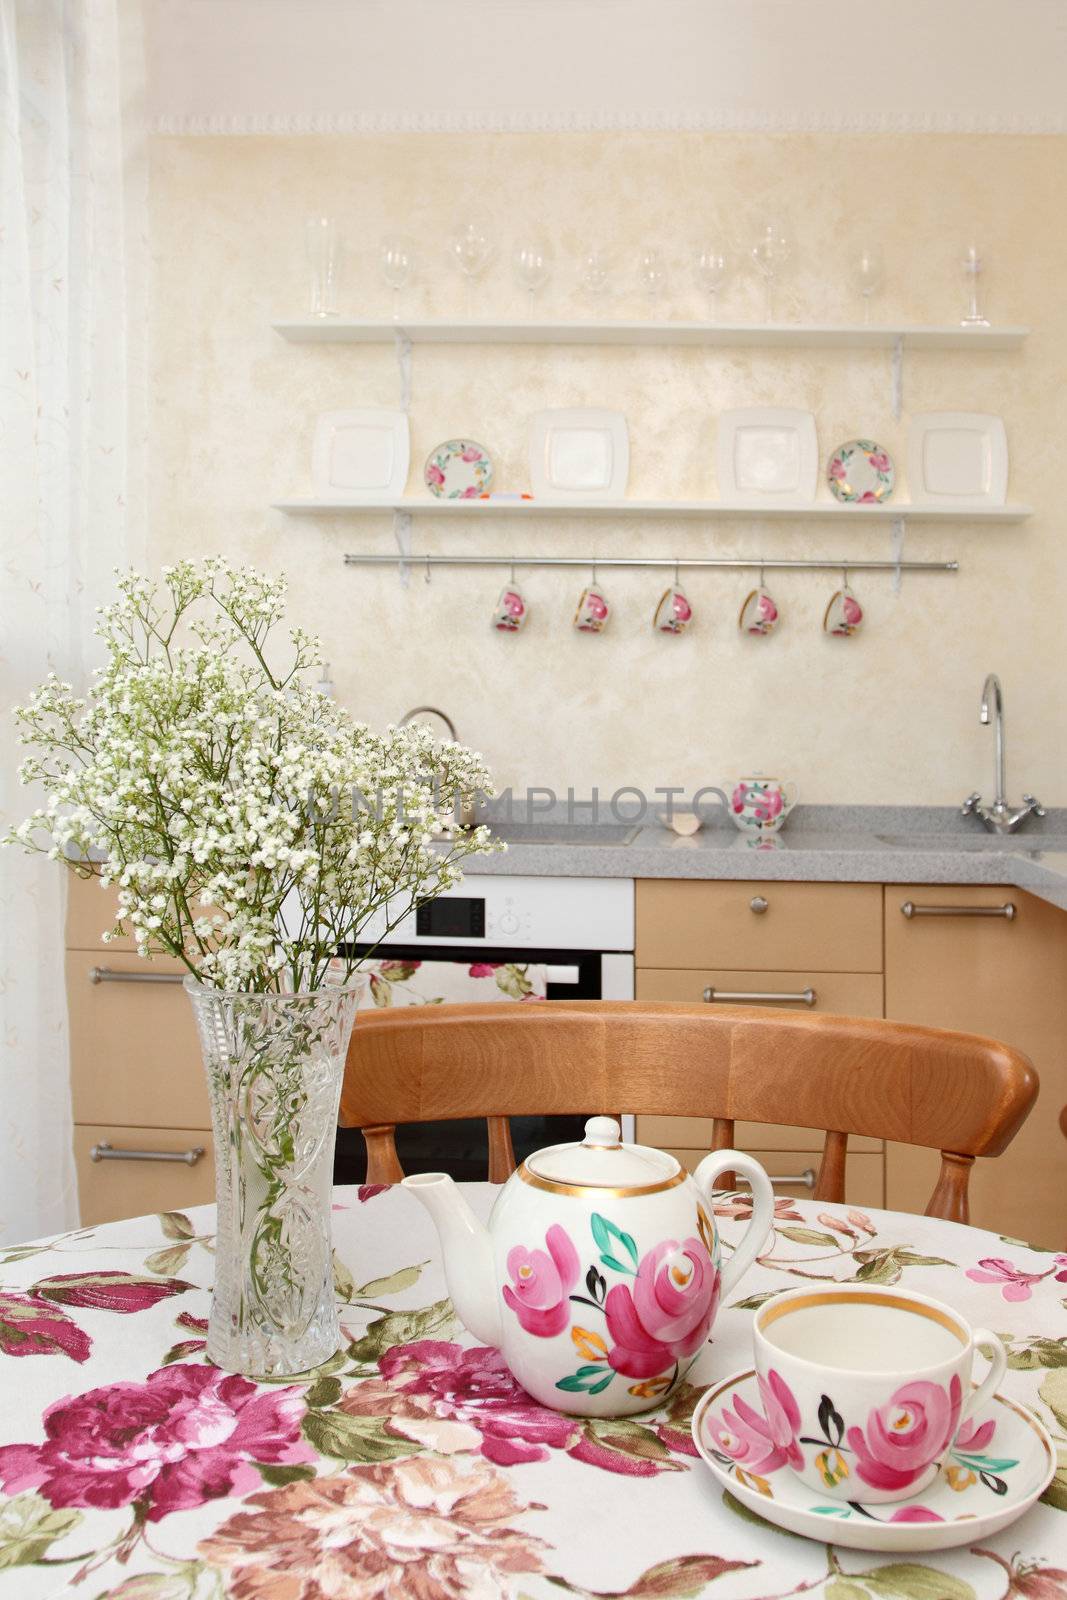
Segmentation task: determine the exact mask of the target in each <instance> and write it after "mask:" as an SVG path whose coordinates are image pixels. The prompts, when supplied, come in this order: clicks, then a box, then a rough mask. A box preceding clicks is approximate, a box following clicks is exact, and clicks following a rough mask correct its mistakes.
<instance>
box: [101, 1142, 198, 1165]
mask: <svg viewBox="0 0 1067 1600" xmlns="http://www.w3.org/2000/svg"><path fill="white" fill-rule="evenodd" d="M203 1153H204V1146H203V1145H202V1144H194V1146H193V1148H192V1149H191V1150H116V1149H115V1147H114V1145H113V1144H109V1143H108V1141H107V1140H106V1139H101V1141H100V1143H99V1144H94V1145H93V1147H92V1149H91V1150H90V1151H89V1160H90V1161H183V1162H184V1163H185V1165H186V1166H187V1167H195V1166H196V1163H197V1162H198V1161H199V1160H200V1157H201V1156H202V1155H203Z"/></svg>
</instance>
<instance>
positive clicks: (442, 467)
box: [422, 439, 493, 500]
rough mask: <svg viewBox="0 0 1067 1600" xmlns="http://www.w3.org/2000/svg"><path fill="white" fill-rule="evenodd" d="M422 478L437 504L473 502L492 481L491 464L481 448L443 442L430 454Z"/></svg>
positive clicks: (470, 442)
mask: <svg viewBox="0 0 1067 1600" xmlns="http://www.w3.org/2000/svg"><path fill="white" fill-rule="evenodd" d="M422 475H423V477H424V478H425V479H426V487H427V488H428V489H429V491H430V493H431V494H434V495H436V496H437V498H438V500H477V499H478V498H479V496H480V495H483V494H485V493H486V491H487V490H488V488H489V485H490V484H491V483H492V481H493V463H492V461H491V460H490V458H489V452H488V450H487V449H486V448H485V446H484V445H483V444H476V443H475V442H474V440H473V439H446V440H445V442H444V444H439V445H438V446H437V448H436V449H435V450H431V451H430V454H429V456H428V457H427V458H426V466H425V467H424V469H423V474H422Z"/></svg>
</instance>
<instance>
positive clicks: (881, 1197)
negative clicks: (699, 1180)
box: [670, 1149, 885, 1208]
mask: <svg viewBox="0 0 1067 1600" xmlns="http://www.w3.org/2000/svg"><path fill="white" fill-rule="evenodd" d="M670 1153H671V1155H672V1156H676V1157H677V1158H678V1160H679V1161H680V1162H681V1163H682V1165H683V1166H684V1167H686V1168H688V1170H689V1171H690V1172H692V1171H693V1170H694V1168H696V1167H698V1166H699V1165H700V1163H701V1161H703V1159H704V1157H705V1156H706V1155H707V1151H706V1150H686V1149H681V1150H675V1149H672V1150H671V1152H670ZM748 1153H749V1155H752V1156H755V1158H756V1160H757V1161H758V1162H759V1163H760V1165H761V1166H762V1167H763V1168H764V1169H765V1170H766V1171H767V1173H768V1174H769V1176H770V1178H771V1180H772V1182H773V1183H774V1192H775V1194H776V1195H779V1196H785V1195H788V1196H790V1197H791V1198H792V1199H794V1200H810V1199H811V1197H812V1194H811V1185H809V1183H807V1182H804V1183H784V1182H782V1181H781V1180H782V1179H783V1178H789V1177H795V1176H799V1175H801V1174H805V1175H806V1174H807V1173H808V1172H809V1171H812V1172H814V1171H816V1170H817V1169H818V1165H819V1163H818V1161H817V1160H814V1159H813V1158H812V1153H811V1151H810V1150H750V1151H749V1152H748ZM811 1182H812V1184H813V1183H814V1179H812V1181H811ZM831 1204H832V1202H831V1201H829V1200H828V1201H827V1202H826V1205H827V1207H828V1208H829V1206H830V1205H831ZM845 1204H846V1205H850V1206H877V1207H881V1206H884V1204H885V1161H884V1159H883V1157H882V1155H881V1154H880V1153H876V1152H874V1151H866V1152H862V1153H860V1154H857V1155H851V1154H850V1155H849V1158H848V1165H847V1167H846V1169H845Z"/></svg>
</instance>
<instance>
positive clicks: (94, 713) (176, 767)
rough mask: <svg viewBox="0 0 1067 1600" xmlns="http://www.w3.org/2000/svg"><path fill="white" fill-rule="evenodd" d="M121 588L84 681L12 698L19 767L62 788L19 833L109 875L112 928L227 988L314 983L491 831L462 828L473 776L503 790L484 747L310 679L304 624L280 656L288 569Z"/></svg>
mask: <svg viewBox="0 0 1067 1600" xmlns="http://www.w3.org/2000/svg"><path fill="white" fill-rule="evenodd" d="M118 590H119V598H118V600H117V601H116V602H115V603H114V604H113V605H111V606H108V607H105V608H104V609H103V610H102V611H101V615H100V622H99V625H98V627H97V632H98V633H99V635H100V636H101V638H102V639H103V640H104V643H105V645H106V648H107V658H108V659H107V664H106V665H105V666H104V667H102V668H101V669H100V670H99V671H98V672H97V673H96V674H95V675H94V679H93V682H92V685H91V687H90V689H89V692H88V695H87V696H86V698H85V699H80V698H79V697H78V696H77V695H75V693H74V691H73V689H72V688H71V686H70V684H67V683H62V682H60V680H59V679H58V678H57V677H55V676H54V675H53V676H51V677H49V678H48V680H47V681H46V682H45V683H44V684H42V685H41V687H40V688H39V689H37V690H36V692H35V693H34V695H33V696H32V698H31V700H30V702H29V704H28V705H25V706H20V707H16V708H15V718H16V721H17V723H18V726H19V737H20V740H21V742H22V743H23V744H24V745H26V746H28V747H30V748H31V750H32V752H33V753H32V754H30V755H29V756H27V758H26V760H25V761H24V762H23V764H22V766H21V767H20V769H19V776H20V778H21V780H22V782H23V783H28V784H31V783H32V784H37V785H39V786H41V788H43V790H44V792H45V795H46V797H47V803H46V805H45V806H43V807H42V808H40V809H38V810H37V811H35V812H34V813H33V815H32V816H30V817H28V818H27V819H26V821H25V822H23V823H21V824H20V825H19V826H18V827H17V828H15V829H14V830H13V832H11V833H9V834H8V835H7V836H6V839H5V842H6V843H14V842H18V843H21V844H23V845H24V846H26V848H27V849H31V850H43V851H46V852H47V853H48V854H49V855H50V856H53V857H55V858H57V859H64V860H66V861H67V862H68V864H69V865H71V866H72V867H74V869H75V870H76V871H78V872H80V873H81V874H82V875H83V876H86V875H89V874H90V873H91V874H94V875H96V876H98V877H99V878H100V880H101V882H102V883H103V884H114V885H115V886H116V887H117V889H118V897H119V921H118V923H117V924H116V926H115V928H114V929H112V930H111V931H110V937H114V936H116V935H119V934H124V933H126V932H127V931H129V930H131V929H132V932H133V936H134V938H135V940H136V942H137V948H138V951H139V952H140V954H141V955H143V956H152V955H157V954H161V953H166V954H168V955H172V956H177V957H179V958H180V959H181V960H182V961H184V962H185V964H186V965H187V966H188V968H189V970H190V971H191V972H192V973H193V974H194V975H195V976H196V977H197V978H199V979H200V980H201V982H203V983H205V984H211V985H214V986H216V987H219V988H224V989H232V990H248V991H253V992H263V993H266V992H272V991H273V992H286V991H293V990H307V989H315V988H318V987H320V986H321V985H322V984H323V982H325V981H327V979H328V978H330V979H332V978H333V977H335V976H337V975H338V964H337V959H336V958H337V951H338V947H339V946H342V945H345V944H350V943H354V942H355V941H357V940H359V939H360V938H361V936H364V929H365V928H366V925H367V923H368V921H369V919H370V918H371V917H372V916H373V915H374V913H376V912H379V911H384V912H386V915H387V918H388V923H389V925H391V923H392V922H395V921H396V920H397V919H398V918H399V917H400V916H402V915H404V914H406V913H407V912H408V911H409V910H410V909H411V908H412V906H414V905H418V904H421V903H422V902H423V901H425V900H428V899H431V898H432V897H433V896H434V895H436V894H438V893H440V891H441V890H443V889H447V888H449V887H451V886H452V885H453V884H455V883H457V882H458V881H459V879H460V877H461V876H462V873H461V870H460V863H461V861H462V860H463V858H464V857H466V856H469V855H472V854H475V853H479V852H482V853H484V852H486V851H489V850H491V849H493V848H494V846H493V844H492V842H491V841H490V839H489V834H488V830H487V829H485V828H476V829H473V830H472V831H470V832H466V833H456V834H452V833H451V825H452V822H453V818H454V815H455V814H456V813H457V812H458V809H459V802H460V801H461V799H462V797H463V796H465V795H469V794H473V793H474V792H475V791H480V792H482V793H484V794H486V795H489V794H491V793H492V788H491V785H490V781H489V775H488V772H487V771H486V769H485V766H484V764H483V762H482V760H481V757H480V756H478V755H475V754H474V753H473V752H472V751H470V750H467V749H465V748H464V747H463V746H462V745H460V744H455V743H452V742H447V743H443V744H439V743H437V741H436V740H435V739H434V738H433V736H432V735H431V734H430V732H429V731H428V730H427V729H425V728H419V727H408V728H403V729H401V728H394V727H390V728H387V729H386V731H385V733H383V734H377V733H374V732H372V731H371V730H370V729H369V728H368V727H366V726H365V725H364V724H363V723H361V722H358V721H357V720H356V719H355V718H353V717H352V716H351V715H350V714H349V712H348V711H346V710H345V709H344V707H342V706H340V705H338V704H337V703H336V702H335V701H333V700H331V699H329V698H328V697H327V696H324V695H322V694H320V693H318V692H317V691H316V690H315V689H314V688H312V687H310V686H309V685H308V684H307V683H305V682H304V681H303V678H302V674H303V673H304V672H305V670H306V669H307V668H309V667H314V666H316V665H319V664H320V663H321V660H322V657H321V653H320V650H319V646H318V642H317V641H316V640H315V639H313V638H312V637H311V636H310V635H309V634H307V633H305V632H303V631H302V630H301V629H299V628H293V629H291V630H290V633H289V641H290V649H289V651H288V656H289V661H288V666H287V667H286V668H285V669H281V668H279V667H277V666H276V665H271V663H270V661H269V659H268V655H269V652H268V639H269V635H270V634H271V631H272V629H273V628H274V627H275V626H276V624H278V623H279V622H280V621H281V619H282V617H283V615H284V610H285V594H286V585H285V580H284V578H276V579H272V578H267V577H264V576H263V575H262V574H260V573H258V572H255V571H253V570H252V569H241V570H237V569H234V568H231V567H230V566H229V565H228V564H227V563H226V562H225V561H224V560H222V559H221V558H212V559H208V560H206V561H202V562H199V563H194V562H192V561H180V562H178V564H177V565H176V566H173V567H165V568H164V569H163V574H162V581H161V582H160V583H156V582H153V581H152V580H151V579H149V578H145V577H141V576H139V575H138V574H136V573H128V574H125V575H123V574H120V575H119V579H118ZM107 937H109V935H108V934H105V938H107ZM358 964H359V963H358V959H357V958H356V957H354V956H347V957H345V958H344V968H345V969H347V970H343V975H344V976H349V975H350V974H351V972H352V971H353V970H354V969H355V967H356V966H358Z"/></svg>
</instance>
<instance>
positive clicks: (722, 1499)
mask: <svg viewBox="0 0 1067 1600" xmlns="http://www.w3.org/2000/svg"><path fill="white" fill-rule="evenodd" d="M467 1192H468V1195H469V1197H470V1199H471V1201H472V1204H473V1205H474V1206H475V1209H476V1210H478V1211H480V1212H481V1213H482V1214H483V1215H486V1214H487V1213H488V1209H489V1206H490V1204H491V1202H492V1197H493V1194H494V1191H493V1190H492V1189H491V1188H490V1187H489V1185H470V1186H467ZM335 1202H336V1204H335V1212H336V1215H335V1230H336V1246H337V1267H336V1286H337V1292H338V1295H339V1296H340V1298H341V1300H342V1301H343V1302H344V1312H343V1315H342V1323H343V1326H344V1330H345V1337H346V1341H347V1342H346V1346H345V1349H344V1350H343V1351H342V1352H341V1353H340V1354H339V1355H338V1356H337V1357H336V1358H335V1359H334V1360H333V1361H332V1362H330V1363H329V1364H328V1365H327V1366H326V1367H324V1368H322V1369H320V1371H319V1372H318V1373H317V1374H315V1375H313V1377H312V1378H310V1379H309V1380H308V1381H304V1382H284V1383H278V1384H253V1383H251V1382H249V1381H248V1380H246V1379H244V1378H240V1377H234V1376H227V1375H225V1374H223V1373H221V1372H219V1371H217V1370H216V1369H215V1368H214V1367H212V1366H209V1365H208V1364H207V1363H206V1362H205V1360H204V1331H205V1318H206V1315H207V1309H208V1287H209V1285H210V1282H211V1276H212V1255H211V1242H212V1241H211V1229H212V1223H213V1212H212V1209H211V1208H210V1207H202V1208H199V1209H198V1210H194V1211H191V1212H189V1213H188V1214H185V1213H181V1212H170V1213H167V1214H165V1215H163V1216H158V1217H144V1218H139V1219H135V1220H133V1221H129V1222H123V1223H116V1224H112V1225H110V1226H107V1227H100V1228H96V1229H90V1230H83V1231H82V1232H79V1233H73V1234H68V1235H66V1236H64V1237H62V1238H59V1239H54V1240H51V1241H48V1242H45V1243H42V1244H36V1245H27V1246H24V1247H21V1248H19V1249H12V1250H8V1251H7V1252H6V1253H5V1254H4V1255H3V1256H2V1265H3V1290H2V1294H0V1386H2V1387H0V1485H2V1487H3V1498H0V1592H2V1593H6V1594H11V1595H12V1596H17V1597H18V1600H42V1597H45V1596H53V1595H68V1594H81V1595H83V1596H85V1597H86V1600H105V1597H106V1600H120V1597H121V1600H221V1597H223V1596H234V1597H236V1600H348V1597H353V1600H364V1597H366V1600H370V1597H374V1600H436V1597H439V1596H442V1597H445V1596H447V1597H458V1596H461V1595H463V1596H473V1597H475V1600H497V1597H515V1600H522V1597H525V1600H549V1597H550V1596H555V1597H556V1600H558V1597H559V1595H560V1594H561V1593H563V1594H573V1595H579V1596H597V1597H612V1600H621V1597H630V1600H663V1597H670V1596H675V1595H677V1596H683V1595H703V1594H705V1593H706V1594H707V1595H709V1596H721V1597H722V1600H769V1597H774V1600H779V1597H782V1600H784V1597H786V1596H791V1595H797V1594H815V1595H825V1596H826V1597H827V1600H892V1597H894V1596H901V1597H904V1600H1001V1597H1005V1600H1006V1597H1009V1596H1016V1595H1022V1596H1029V1597H1031V1600H1067V1311H1065V1309H1064V1306H1065V1299H1064V1297H1065V1296H1067V1257H1064V1256H1056V1255H1054V1254H1052V1253H1047V1252H1039V1251H1035V1250H1031V1249H1028V1248H1027V1247H1026V1246H1024V1245H1021V1244H1018V1243H1016V1242H1014V1241H1007V1240H1003V1239H999V1238H997V1237H996V1236H995V1235H993V1234H988V1233H982V1232H979V1231H978V1230H976V1229H973V1228H963V1227H958V1226H956V1225H954V1224H952V1223H944V1222H937V1221H932V1220H930V1219H928V1218H924V1217H912V1216H903V1215H899V1214H894V1213H891V1212H870V1213H864V1212H860V1211H856V1210H852V1209H849V1208H847V1207H845V1206H829V1207H827V1206H820V1205H818V1204H815V1203H812V1202H795V1201H790V1200H780V1201H779V1202H778V1207H777V1215H776V1219H775V1227H774V1232H773V1234H772V1235H771V1236H770V1237H769V1238H768V1241H767V1244H766V1247H765V1249H764V1252H763V1255H762V1257H761V1259H760V1261H759V1263H758V1265H757V1266H755V1267H754V1268H753V1269H752V1270H751V1272H750V1274H749V1275H748V1276H747V1277H746V1279H745V1280H744V1282H743V1283H742V1284H741V1286H740V1287H739V1290H738V1291H737V1293H736V1294H735V1295H734V1297H733V1299H732V1302H728V1303H727V1304H726V1305H725V1306H724V1307H723V1309H722V1310H721V1311H720V1313H719V1317H718V1321H717V1323H716V1326H715V1330H714V1338H713V1341H712V1343H711V1344H710V1346H709V1347H708V1348H707V1349H706V1350H705V1351H704V1353H703V1355H702V1356H701V1358H700V1361H699V1362H698V1364H697V1365H696V1367H694V1368H693V1370H692V1372H691V1374H690V1377H691V1379H693V1380H694V1381H693V1382H691V1383H689V1384H686V1385H685V1386H683V1388H682V1390H681V1392H680V1393H677V1394H676V1395H675V1397H674V1398H673V1400H672V1401H671V1403H670V1404H669V1406H667V1407H666V1408H665V1409H662V1410H660V1411H657V1412H651V1413H649V1414H648V1415H647V1416H645V1417H641V1418H638V1419H630V1420H628V1421H624V1422H590V1421H586V1422H582V1421H579V1420H576V1419H573V1418H568V1417H565V1416H562V1415H560V1414H559V1413H557V1412H553V1411H546V1410H544V1409H542V1408H541V1407H540V1406H538V1405H536V1404H535V1403H534V1402H533V1401H531V1400H530V1399H529V1398H528V1397H527V1396H525V1395H524V1394H523V1392H522V1391H521V1390H519V1389H518V1388H517V1387H516V1386H515V1384H514V1383H513V1381H512V1380H511V1378H510V1376H509V1375H508V1373H507V1371H506V1369H505V1368H504V1367H503V1366H502V1364H501V1361H500V1359H499V1357H498V1356H497V1354H496V1352H495V1351H492V1350H488V1349H486V1348H484V1347H482V1346H475V1345H473V1343H472V1341H471V1340H470V1339H469V1338H468V1337H467V1335H466V1334H465V1333H464V1332H463V1331H462V1330H461V1329H460V1328H459V1327H458V1326H457V1324H456V1322H455V1320H454V1318H453V1315H452V1311H451V1306H450V1304H449V1302H448V1300H447V1299H446V1298H445V1290H444V1279H443V1273H442V1270H441V1265H440V1255H439V1250H438V1245H437V1239H436V1236H435V1234H434V1233H433V1230H432V1225H431V1223H430V1221H429V1219H428V1217H427V1216H426V1214H425V1213H424V1212H423V1211H422V1209H421V1208H420V1207H419V1206H418V1205H417V1204H416V1202H415V1200H414V1199H413V1198H412V1197H411V1196H410V1195H408V1194H407V1193H406V1192H405V1191H404V1190H401V1189H384V1190H383V1189H377V1188H363V1189H360V1190H356V1189H340V1190H338V1191H337V1192H336V1195H335ZM716 1209H717V1213H718V1221H719V1226H720V1228H721V1229H722V1233H723V1238H724V1241H725V1243H726V1247H727V1248H729V1246H730V1243H731V1241H732V1240H736V1239H737V1237H738V1236H739V1232H740V1229H741V1226H742V1220H743V1218H744V1217H745V1216H746V1215H747V1211H748V1202H747V1200H746V1199H745V1198H744V1197H741V1196H723V1197H721V1199H720V1204H719V1205H718V1207H717V1208H716ZM827 1278H830V1279H838V1280H841V1281H845V1282H848V1281H853V1280H856V1279H859V1280H860V1281H866V1282H868V1283H901V1284H904V1285H908V1286H911V1287H913V1288H916V1289H921V1290H923V1291H925V1292H928V1293H930V1294H933V1295H935V1296H937V1297H939V1298H941V1299H944V1300H947V1301H949V1302H950V1303H951V1304H953V1305H954V1306H956V1307H957V1308H958V1309H959V1310H960V1311H961V1312H963V1314H964V1315H965V1316H967V1317H968V1318H969V1319H970V1320H971V1321H972V1322H975V1323H984V1324H986V1325H987V1326H991V1327H993V1328H995V1329H996V1330H998V1331H1000V1332H1003V1333H1004V1334H1005V1336H1006V1337H1007V1338H1008V1340H1009V1342H1010V1351H1011V1355H1010V1370H1009V1373H1008V1377H1007V1380H1006V1383H1005V1389H1006V1391H1007V1392H1008V1393H1009V1394H1010V1395H1012V1396H1014V1397H1015V1398H1016V1399H1017V1400H1019V1401H1021V1402H1022V1403H1024V1404H1025V1405H1027V1406H1030V1407H1032V1408H1033V1410H1034V1411H1035V1412H1036V1413H1037V1415H1038V1416H1039V1417H1040V1418H1041V1419H1042V1421H1043V1422H1044V1423H1045V1424H1046V1425H1047V1426H1048V1427H1049V1428H1050V1430H1051V1431H1052V1433H1053V1435H1054V1437H1055V1438H1056V1439H1057V1441H1058V1443H1061V1444H1062V1447H1063V1448H1062V1453H1061V1462H1062V1463H1063V1465H1062V1467H1061V1470H1060V1472H1059V1473H1058V1474H1057V1477H1056V1478H1055V1479H1054V1481H1053V1483H1052V1484H1051V1486H1050V1488H1049V1490H1048V1491H1047V1492H1046V1494H1045V1496H1044V1498H1043V1501H1042V1502H1041V1503H1039V1504H1038V1505H1036V1506H1034V1507H1033V1509H1032V1510H1031V1511H1029V1512H1028V1513H1027V1514H1026V1516H1025V1517H1024V1518H1023V1519H1022V1520H1020V1521H1019V1522H1017V1523H1016V1524H1014V1525H1013V1526H1012V1527H1010V1528H1009V1529H1007V1530H1006V1532H1005V1533H1003V1534H1002V1535H1000V1536H999V1537H998V1538H996V1539H993V1540H990V1541H988V1542H987V1543H986V1544H984V1545H979V1546H976V1547H973V1548H970V1549H968V1548H966V1547H964V1548H962V1549H959V1550H955V1551H952V1552H949V1553H946V1554H944V1555H934V1556H923V1557H911V1558H909V1557H906V1556H877V1555H867V1554H864V1553H863V1552H860V1551H855V1550H848V1551H835V1550H834V1549H833V1548H832V1547H828V1546H824V1545H821V1544H815V1543H812V1542H810V1541H807V1540H804V1539H800V1538H797V1537H795V1536H793V1535H791V1534H786V1533H782V1532H779V1531H778V1530H777V1529H775V1528H773V1527H772V1526H770V1525H769V1524H767V1523H764V1522H762V1521H761V1520H760V1519H758V1518H755V1517H754V1516H753V1515H752V1514H751V1513H749V1512H746V1511H745V1510H743V1509H742V1508H741V1507H740V1506H739V1504H738V1503H737V1502H736V1501H735V1500H733V1499H732V1498H731V1497H730V1496H729V1495H724V1494H723V1492H722V1490H721V1489H720V1488H719V1486H718V1485H717V1484H716V1483H714V1482H713V1480H712V1478H711V1475H710V1473H709V1472H708V1471H707V1469H706V1468H705V1467H704V1465H703V1463H702V1462H701V1461H700V1460H699V1458H698V1457H696V1456H695V1455H694V1452H693V1448H692V1445H691V1442H690V1438H689V1420H690V1417H691V1414H692V1410H693V1407H694V1405H695V1403H696V1401H697V1399H698V1398H699V1395H700V1392H701V1389H702V1387H703V1386H704V1385H706V1384H707V1383H708V1382H710V1381H711V1380H712V1378H714V1377H716V1376H724V1375H726V1374H728V1373H731V1372H734V1371H736V1370H737V1369H739V1368H741V1367H743V1366H745V1365H746V1364H747V1363H748V1361H749V1359H750V1350H751V1345H750V1328H751V1316H752V1302H753V1300H754V1299H756V1298H758V1297H760V1296H763V1295H766V1294H767V1293H768V1292H769V1291H772V1290H774V1289H776V1288H777V1289H780V1288H786V1287H791V1286H796V1285H797V1284H798V1283H800V1282H802V1281H809V1280H811V1279H827Z"/></svg>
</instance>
